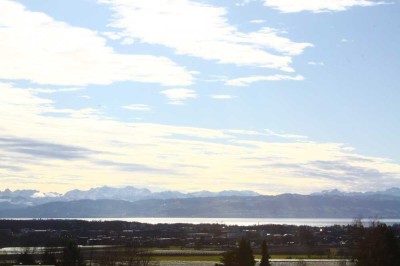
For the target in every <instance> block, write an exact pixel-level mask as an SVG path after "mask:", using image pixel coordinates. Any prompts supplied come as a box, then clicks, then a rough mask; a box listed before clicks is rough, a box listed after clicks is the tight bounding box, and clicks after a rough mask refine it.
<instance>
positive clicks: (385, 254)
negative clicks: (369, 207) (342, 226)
mask: <svg viewBox="0 0 400 266" xmlns="http://www.w3.org/2000/svg"><path fill="white" fill-rule="evenodd" d="M398 241H399V240H398V239H397V238H396V236H395V233H394V231H393V229H392V228H391V227H388V226H386V225H385V224H379V223H374V224H372V226H371V227H369V228H365V230H364V234H363V235H362V236H361V239H358V240H357V241H356V243H358V245H357V246H356V250H355V259H356V265H357V266H381V265H385V266H398V265H400V245H399V242H398Z"/></svg>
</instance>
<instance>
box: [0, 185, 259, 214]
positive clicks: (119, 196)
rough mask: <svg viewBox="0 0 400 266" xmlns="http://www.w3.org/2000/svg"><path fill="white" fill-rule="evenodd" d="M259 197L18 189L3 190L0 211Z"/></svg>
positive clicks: (247, 193)
mask: <svg viewBox="0 0 400 266" xmlns="http://www.w3.org/2000/svg"><path fill="white" fill-rule="evenodd" d="M259 195H260V194H258V193H256V192H254V191H248V190H243V191H236V190H224V191H220V192H211V191H206V190H203V191H197V192H191V193H183V192H179V191H170V190H169V191H161V192H151V191H150V190H149V189H147V188H136V187H133V186H127V187H123V188H114V187H109V186H103V187H97V188H92V189H89V190H79V189H74V190H70V191H68V192H66V193H65V194H60V193H56V192H50V193H43V192H40V191H38V190H34V189H27V190H15V191H11V190H9V189H5V190H4V191H0V210H2V209H14V208H22V207H28V206H37V205H40V204H44V203H49V202H58V201H74V200H82V199H90V200H99V199H113V200H125V201H129V202H134V201H140V200H147V199H183V198H198V197H222V196H247V197H253V196H259Z"/></svg>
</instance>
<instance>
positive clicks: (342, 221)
mask: <svg viewBox="0 0 400 266" xmlns="http://www.w3.org/2000/svg"><path fill="white" fill-rule="evenodd" d="M36 219H37V218H36ZM44 219H52V218H44ZM12 220H31V219H30V218H25V219H19V218H13V219H12ZM55 220H84V221H126V222H139V223H149V224H160V223H166V224H175V223H189V224H215V223H218V224H226V225H239V226H250V225H262V224H286V225H297V226H299V225H308V226H331V225H348V224H352V223H353V221H354V219H353V218H323V219H320V218H301V219H298V218H169V217H137V218H65V219H60V218H57V219H55ZM375 220H376V219H363V220H362V221H363V223H364V225H365V226H368V225H369V224H370V223H371V222H372V221H375ZM378 221H379V222H381V223H385V224H387V225H393V224H400V219H378Z"/></svg>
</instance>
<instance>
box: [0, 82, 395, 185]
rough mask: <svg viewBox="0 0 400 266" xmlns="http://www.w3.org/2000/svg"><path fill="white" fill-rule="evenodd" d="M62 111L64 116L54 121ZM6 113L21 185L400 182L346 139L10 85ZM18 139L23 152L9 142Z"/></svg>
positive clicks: (0, 96) (1, 106) (2, 88)
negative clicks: (108, 108)
mask: <svg viewBox="0 0 400 266" xmlns="http://www.w3.org/2000/svg"><path fill="white" fill-rule="evenodd" d="M54 112H55V113H62V114H63V115H62V116H49V115H47V114H48V113H54ZM0 117H1V119H2V124H1V130H0V150H1V154H0V159H1V161H2V162H3V164H0V177H1V184H2V186H3V187H10V188H11V189H22V188H26V187H34V188H36V189H38V190H40V191H54V190H55V191H58V192H63V191H66V190H69V189H73V188H77V187H79V188H81V189H87V188H90V187H93V186H100V185H104V184H107V185H110V186H120V185H124V184H125V185H126V184H132V185H135V186H144V187H152V186H158V187H160V188H163V189H174V190H188V191H190V190H199V189H210V190H214V189H218V187H219V186H220V185H223V186H224V189H254V186H257V190H258V191H259V192H263V193H279V192H290V191H296V192H298V193H307V192H311V191H316V190H323V189H331V188H332V187H337V188H339V189H343V190H373V189H374V188H375V187H376V186H377V185H379V186H380V187H382V188H389V187H392V186H396V185H398V184H399V176H400V165H399V164H396V163H393V162H391V161H390V160H387V159H385V158H379V157H368V156H364V155H360V154H357V153H355V152H354V151H353V150H352V149H351V147H348V146H345V145H343V144H340V143H329V142H326V143H317V142H312V141H309V140H308V139H306V138H305V137H304V136H298V135H293V134H288V133H277V132H273V131H270V130H252V129H232V130H229V129H227V130H219V129H208V128H196V127H183V126H173V125H162V124H151V123H132V122H122V121H117V120H114V119H111V118H109V117H105V116H103V115H102V114H101V113H98V112H96V110H93V109H83V110H65V109H57V108H55V106H54V103H53V102H52V101H51V100H48V99H43V98H41V97H39V96H38V95H37V94H35V93H33V92H32V91H29V90H27V89H25V88H18V87H15V86H13V85H11V84H5V83H0ZM43 129H45V130H43ZM270 136H274V137H279V138H284V140H285V141H281V140H279V141H273V140H271V139H272V138H271V137H270ZM13 139H14V140H17V141H18V145H19V146H17V147H15V146H14V145H9V144H8V145H7V143H6V145H4V141H6V142H7V141H8V142H10V140H13ZM25 145H28V146H27V147H25ZM55 147H59V148H58V149H57V148H55ZM61 147H67V148H69V149H70V152H72V153H70V154H69V157H66V159H63V152H68V151H69V149H62V148H61ZM74 150H76V151H77V152H78V153H73V152H74ZM44 152H50V154H49V155H52V154H53V153H56V154H57V155H58V156H57V157H54V156H53V157H51V156H47V157H46V156H43V155H46V154H45V153H44ZM67 155H68V154H67ZM2 165H3V166H4V165H7V167H2ZM154 169H162V170H163V171H154ZM5 177H7V178H5ZM71 177H75V178H71ZM21 180H22V181H23V182H19V181H21ZM188 180H190V182H188ZM282 184H284V186H283V185H282Z"/></svg>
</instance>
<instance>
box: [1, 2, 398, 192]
mask: <svg viewBox="0 0 400 266" xmlns="http://www.w3.org/2000/svg"><path fill="white" fill-rule="evenodd" d="M399 11H400V5H399V2H398V1H391V2H389V1H372V0H371V1H368V0H313V1H307V2H306V3H304V1H293V0H253V1H251V0H250V1H228V0H226V1H188V0H152V1H150V0H146V1H144V0H143V1H141V0H135V1H128V0H85V1H77V0H73V1H44V0H36V1H27V0H25V1H8V0H5V1H2V2H1V3H0V58H1V62H0V93H1V95H0V96H1V97H0V98H1V100H0V108H1V109H0V117H1V118H2V120H3V121H4V122H3V123H2V125H1V126H0V158H1V163H0V178H1V179H2V184H3V185H2V186H3V189H5V188H11V189H23V188H38V189H40V190H42V191H58V192H63V191H66V190H69V189H72V188H83V189H86V188H91V187H95V186H101V185H111V186H125V185H134V186H138V187H148V188H150V189H153V190H164V189H172V190H182V191H195V190H203V189H207V190H214V191H215V190H223V189H251V190H255V191H258V192H260V193H266V194H276V193H283V192H299V193H309V192H313V191H319V190H323V189H332V188H339V189H342V190H347V191H366V190H375V189H377V188H378V187H381V188H389V187H393V186H399V184H400V182H399V181H400V155H399V154H400V153H399V146H400V142H399V139H398V136H399V135H400V126H399V125H400V121H399V120H400V118H399V115H398V114H399V113H400V110H399V109H400V107H399V104H398V102H399V100H400V90H399V89H398V85H399V84H400V77H399V75H398V71H399V69H400V66H399V64H400V53H399V52H398V51H399V49H398V43H399V40H400V37H399V36H400V19H399V16H398V15H399V14H400V13H399Z"/></svg>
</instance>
